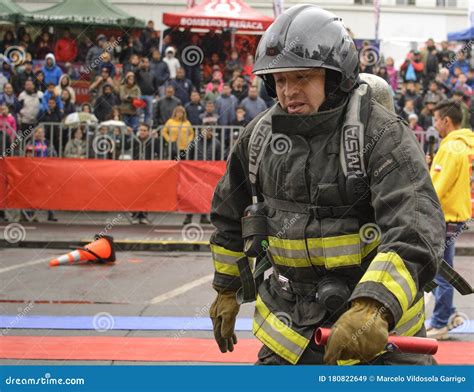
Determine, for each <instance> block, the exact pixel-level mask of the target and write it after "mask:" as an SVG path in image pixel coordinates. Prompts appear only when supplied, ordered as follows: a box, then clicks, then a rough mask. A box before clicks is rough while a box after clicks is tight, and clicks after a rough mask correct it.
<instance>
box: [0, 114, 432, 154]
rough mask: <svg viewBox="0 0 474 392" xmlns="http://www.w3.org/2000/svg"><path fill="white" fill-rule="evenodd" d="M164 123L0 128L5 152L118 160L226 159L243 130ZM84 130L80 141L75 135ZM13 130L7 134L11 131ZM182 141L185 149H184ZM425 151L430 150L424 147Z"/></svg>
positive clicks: (0, 149)
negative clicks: (167, 129)
mask: <svg viewBox="0 0 474 392" xmlns="http://www.w3.org/2000/svg"><path fill="white" fill-rule="evenodd" d="M163 129H164V126H160V127H158V128H157V129H152V130H150V135H149V136H148V137H147V138H145V139H143V140H142V139H141V138H140V135H139V133H140V132H138V133H137V134H135V133H133V132H132V131H131V129H130V128H127V127H126V126H121V125H107V126H101V125H88V124H81V125H76V126H68V125H64V124H62V123H41V124H39V125H37V126H36V127H34V128H29V129H26V130H23V131H18V132H15V131H14V130H13V129H11V128H8V129H7V128H5V127H3V128H0V156H2V157H6V156H23V157H25V156H30V157H59V158H84V159H115V160H132V159H133V160H152V159H158V160H164V159H176V160H181V159H183V160H210V161H218V160H225V159H227V156H228V155H229V152H230V151H231V150H232V148H233V146H234V145H235V143H236V141H237V139H238V137H239V136H240V134H241V133H242V131H243V129H244V128H243V127H240V126H193V127H192V131H190V130H189V128H185V129H183V128H178V129H175V130H174V132H172V134H173V135H174V136H175V137H173V141H170V142H167V141H166V140H165V138H164V136H163V134H164V132H163ZM78 130H80V131H81V133H82V138H81V142H78V141H77V140H76V141H74V138H75V137H76V136H78V134H77V132H78ZM8 134H10V135H12V136H11V137H7V135H8ZM414 134H415V137H416V138H417V140H418V142H419V143H420V145H421V147H422V149H426V146H427V143H428V140H427V138H426V133H425V132H424V131H416V132H414ZM179 146H181V147H183V148H181V149H179V148H178V147H179ZM425 152H426V151H425Z"/></svg>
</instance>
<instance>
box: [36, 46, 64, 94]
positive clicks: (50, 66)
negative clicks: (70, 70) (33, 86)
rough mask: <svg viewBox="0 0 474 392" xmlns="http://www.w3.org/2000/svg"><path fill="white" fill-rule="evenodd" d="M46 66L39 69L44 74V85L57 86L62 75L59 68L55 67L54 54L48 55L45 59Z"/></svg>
mask: <svg viewBox="0 0 474 392" xmlns="http://www.w3.org/2000/svg"><path fill="white" fill-rule="evenodd" d="M45 61H46V64H45V65H44V66H43V68H41V70H42V71H43V73H44V83H46V84H47V85H48V84H49V83H54V85H55V86H57V85H58V84H59V79H60V78H61V75H62V74H63V71H61V68H59V67H58V66H57V65H56V58H55V57H54V54H52V53H48V54H47V55H46V57H45Z"/></svg>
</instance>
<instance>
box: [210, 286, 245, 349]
mask: <svg viewBox="0 0 474 392" xmlns="http://www.w3.org/2000/svg"><path fill="white" fill-rule="evenodd" d="M239 309H240V305H239V304H238V303H237V299H236V297H235V292H234V291H220V292H218V294H217V298H216V299H215V301H214V302H213V304H212V305H211V309H210V311H209V314H210V316H211V320H212V326H213V329H214V338H215V339H216V342H217V344H218V345H219V349H220V350H221V352H223V353H225V352H227V351H234V344H236V343H237V336H236V335H235V333H234V327H235V319H236V317H237V313H239Z"/></svg>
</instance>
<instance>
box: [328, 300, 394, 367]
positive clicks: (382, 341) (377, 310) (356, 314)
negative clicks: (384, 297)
mask: <svg viewBox="0 0 474 392" xmlns="http://www.w3.org/2000/svg"><path fill="white" fill-rule="evenodd" d="M391 317H392V316H391V313H390V311H388V309H386V308H385V307H384V306H383V305H382V304H381V303H380V302H378V301H375V300H373V299H371V298H358V299H356V300H354V301H353V303H352V307H351V308H350V309H349V310H348V311H346V312H345V313H344V314H343V315H342V316H341V317H339V319H338V320H337V321H336V322H335V323H334V325H333V327H332V328H331V334H330V335H329V340H328V343H327V345H326V353H325V355H324V362H326V363H327V364H329V365H336V364H337V360H339V359H341V360H344V359H358V360H360V361H363V362H367V361H370V360H371V359H373V358H374V357H375V356H377V354H379V353H380V352H381V351H383V350H384V349H385V346H386V344H387V340H388V325H389V321H390V318H391Z"/></svg>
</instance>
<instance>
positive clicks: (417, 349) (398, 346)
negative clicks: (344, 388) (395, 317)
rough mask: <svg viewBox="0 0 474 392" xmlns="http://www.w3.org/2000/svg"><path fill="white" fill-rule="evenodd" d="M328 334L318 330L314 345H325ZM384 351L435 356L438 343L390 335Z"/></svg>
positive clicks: (326, 330) (323, 330)
mask: <svg viewBox="0 0 474 392" xmlns="http://www.w3.org/2000/svg"><path fill="white" fill-rule="evenodd" d="M330 333H331V329H330V328H318V329H317V330H316V333H315V334H314V340H315V341H316V344H317V345H319V346H324V345H326V343H327V342H328V339H329V334H330ZM385 349H386V350H387V351H398V352H402V353H413V354H436V352H437V351H438V341H437V340H436V339H428V338H417V337H412V336H394V335H390V336H389V337H388V343H387V346H386V347H385Z"/></svg>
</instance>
